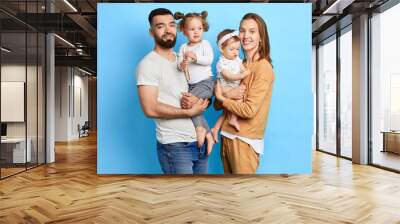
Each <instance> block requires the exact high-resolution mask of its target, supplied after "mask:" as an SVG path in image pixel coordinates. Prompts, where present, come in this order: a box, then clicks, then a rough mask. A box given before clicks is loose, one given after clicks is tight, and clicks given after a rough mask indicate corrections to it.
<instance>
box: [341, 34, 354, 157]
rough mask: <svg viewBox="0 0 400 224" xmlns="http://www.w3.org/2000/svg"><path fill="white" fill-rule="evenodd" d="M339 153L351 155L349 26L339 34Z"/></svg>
mask: <svg viewBox="0 0 400 224" xmlns="http://www.w3.org/2000/svg"><path fill="white" fill-rule="evenodd" d="M339 52H340V155H341V156H344V157H348V158H351V157H352V148H351V145H352V144H351V141H352V125H351V124H352V100H351V99H352V96H353V95H352V74H353V72H352V33H351V26H349V27H347V28H346V29H345V30H343V32H342V34H341V36H340V50H339Z"/></svg>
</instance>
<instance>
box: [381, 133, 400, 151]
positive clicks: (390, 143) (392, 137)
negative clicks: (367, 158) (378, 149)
mask: <svg viewBox="0 0 400 224" xmlns="http://www.w3.org/2000/svg"><path fill="white" fill-rule="evenodd" d="M381 133H382V134H383V150H382V152H393V153H397V154H400V131H382V132H381Z"/></svg>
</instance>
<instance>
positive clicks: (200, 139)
mask: <svg viewBox="0 0 400 224" xmlns="http://www.w3.org/2000/svg"><path fill="white" fill-rule="evenodd" d="M206 134H207V131H206V129H205V128H203V127H202V126H198V127H196V136H197V147H199V148H200V147H202V146H203V144H204V140H205V138H206Z"/></svg>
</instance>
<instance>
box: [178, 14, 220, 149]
mask: <svg viewBox="0 0 400 224" xmlns="http://www.w3.org/2000/svg"><path fill="white" fill-rule="evenodd" d="M174 17H175V19H176V20H181V21H180V22H179V30H180V31H182V32H183V34H184V35H185V36H186V37H187V39H188V42H187V43H185V44H183V45H182V46H181V47H180V49H179V54H178V68H179V69H180V70H182V71H184V73H185V76H186V79H187V81H188V83H189V92H190V93H191V94H193V95H194V96H196V97H198V98H202V99H210V98H211V97H212V95H213V92H214V80H213V78H212V72H211V64H212V61H213V58H214V54H213V49H212V47H211V45H210V43H209V42H208V41H207V40H204V39H203V33H204V32H207V31H208V23H207V20H206V18H207V12H206V11H203V12H201V13H187V14H185V15H184V14H182V13H180V12H177V13H175V15H174ZM192 121H193V124H194V126H195V128H196V134H197V141H198V146H199V147H201V146H202V145H203V144H204V141H205V139H207V154H210V153H211V150H212V146H213V145H214V138H213V136H212V134H211V130H210V128H209V126H208V124H207V121H206V119H205V118H204V116H203V115H202V114H200V115H198V116H196V117H193V118H192Z"/></svg>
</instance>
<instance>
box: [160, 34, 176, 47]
mask: <svg viewBox="0 0 400 224" xmlns="http://www.w3.org/2000/svg"><path fill="white" fill-rule="evenodd" d="M166 35H172V34H164V35H163V36H166ZM155 40H156V43H157V45H159V46H160V47H162V48H165V49H171V48H173V47H175V44H176V36H174V38H173V39H172V40H164V39H163V38H162V37H158V36H155Z"/></svg>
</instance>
